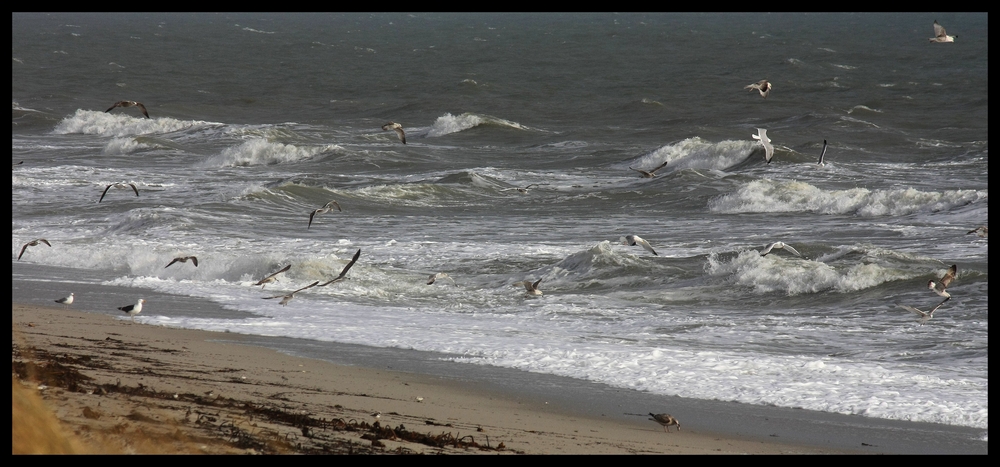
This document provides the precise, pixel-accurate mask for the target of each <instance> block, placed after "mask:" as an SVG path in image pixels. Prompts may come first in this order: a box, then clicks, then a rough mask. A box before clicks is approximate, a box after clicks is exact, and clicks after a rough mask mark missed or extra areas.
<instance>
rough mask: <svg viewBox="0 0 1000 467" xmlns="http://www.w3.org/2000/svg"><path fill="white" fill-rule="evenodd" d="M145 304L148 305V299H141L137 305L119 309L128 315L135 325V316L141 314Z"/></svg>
mask: <svg viewBox="0 0 1000 467" xmlns="http://www.w3.org/2000/svg"><path fill="white" fill-rule="evenodd" d="M143 303H146V299H144V298H140V299H139V301H137V302H135V305H125V306H120V307H118V309H119V310H122V311H124V312H125V314H126V315H129V316H131V317H132V322H133V323H134V322H135V315H137V314H139V313H140V312H141V311H142V304H143Z"/></svg>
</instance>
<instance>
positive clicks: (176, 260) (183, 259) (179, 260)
mask: <svg viewBox="0 0 1000 467" xmlns="http://www.w3.org/2000/svg"><path fill="white" fill-rule="evenodd" d="M188 260H191V262H192V263H194V267H198V258H197V257H195V256H178V257H176V258H174V260H173V261H171V262H169V263H167V265H166V266H164V267H163V269H167V268H169V267H170V265H171V264H174V263H186V262H188Z"/></svg>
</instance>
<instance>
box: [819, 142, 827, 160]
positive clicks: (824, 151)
mask: <svg viewBox="0 0 1000 467" xmlns="http://www.w3.org/2000/svg"><path fill="white" fill-rule="evenodd" d="M824 157H826V140H825V139H824V140H823V152H821V153H819V165H820V166H825V165H826V162H823V158H824Z"/></svg>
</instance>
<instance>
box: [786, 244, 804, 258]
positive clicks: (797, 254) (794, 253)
mask: <svg viewBox="0 0 1000 467" xmlns="http://www.w3.org/2000/svg"><path fill="white" fill-rule="evenodd" d="M783 248H784V249H786V250H788V251H789V252H790V253H792V254H793V255H795V256H802V255H800V254H799V252H798V251H796V250H795V248H792V246H791V245H787V244H786V245H785V246H784V247H783Z"/></svg>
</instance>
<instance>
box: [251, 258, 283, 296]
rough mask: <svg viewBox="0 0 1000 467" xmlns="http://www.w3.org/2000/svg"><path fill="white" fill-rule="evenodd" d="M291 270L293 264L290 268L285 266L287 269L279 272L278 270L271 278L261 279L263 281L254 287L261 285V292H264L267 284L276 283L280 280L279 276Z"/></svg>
mask: <svg viewBox="0 0 1000 467" xmlns="http://www.w3.org/2000/svg"><path fill="white" fill-rule="evenodd" d="M291 268H292V265H291V264H289V265H288V266H285V267H283V268H281V269H279V270H278V272H276V273H274V274H271V275H269V276H267V277H265V278H263V279H261V280H259V281H257V283H256V284H254V285H259V286H260V289H261V290H264V286H265V285H267V284H270V283H272V282H276V281H277V280H278V274H281V273H283V272H286V271H288V270H289V269H291Z"/></svg>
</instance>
